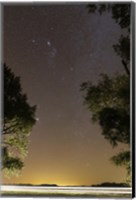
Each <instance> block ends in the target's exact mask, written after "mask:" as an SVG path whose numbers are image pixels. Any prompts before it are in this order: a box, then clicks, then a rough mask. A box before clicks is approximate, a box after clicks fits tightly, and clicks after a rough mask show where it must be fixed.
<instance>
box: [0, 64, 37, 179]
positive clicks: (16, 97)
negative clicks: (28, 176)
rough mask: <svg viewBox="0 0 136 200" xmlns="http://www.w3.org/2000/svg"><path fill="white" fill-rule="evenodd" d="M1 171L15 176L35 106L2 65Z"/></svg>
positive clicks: (22, 156) (11, 73) (19, 167)
mask: <svg viewBox="0 0 136 200" xmlns="http://www.w3.org/2000/svg"><path fill="white" fill-rule="evenodd" d="M3 101H4V117H3V131H2V132H3V141H2V153H3V156H2V157H3V163H2V164H3V166H2V167H3V170H4V172H6V174H9V175H11V174H17V172H19V171H20V170H21V169H22V167H23V165H24V164H23V158H24V157H25V156H26V155H27V147H28V136H29V134H30V132H31V130H32V127H33V125H34V124H35V122H36V120H35V112H36V106H30V105H29V103H28V101H27V96H26V94H23V92H22V88H21V83H20V78H19V77H17V76H15V75H14V73H13V72H12V71H11V69H10V68H9V67H8V66H7V65H6V64H4V99H3Z"/></svg>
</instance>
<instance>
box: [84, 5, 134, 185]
mask: <svg viewBox="0 0 136 200" xmlns="http://www.w3.org/2000/svg"><path fill="white" fill-rule="evenodd" d="M88 9H89V12H90V13H94V12H98V13H99V14H100V15H101V14H102V13H103V12H110V13H111V14H112V18H113V19H115V21H116V22H117V23H118V24H119V26H120V27H121V28H122V29H124V30H125V31H124V32H125V34H124V35H121V36H120V38H119V40H118V43H117V44H114V45H113V48H114V50H115V52H116V54H117V55H119V56H120V58H121V63H122V66H123V68H124V72H125V73H124V75H117V76H113V77H111V78H110V77H108V76H107V75H102V77H101V79H100V80H99V82H98V83H97V84H96V85H94V84H92V83H91V82H85V83H83V84H82V85H81V90H82V91H84V92H85V94H84V103H85V104H86V105H87V107H88V109H89V110H90V112H91V114H92V120H93V121H97V122H98V123H99V124H100V126H101V128H102V134H103V135H104V137H105V139H107V140H108V141H109V142H110V143H111V145H112V146H113V147H115V146H117V145H118V144H119V143H123V144H126V145H128V150H124V151H123V152H120V153H118V154H117V155H115V156H113V157H112V158H111V160H112V162H113V163H114V164H116V165H119V166H125V167H126V170H127V175H128V176H127V181H128V182H129V183H131V178H130V177H131V176H130V173H131V170H130V150H129V149H130V148H129V146H130V11H131V4H130V3H124V4H117V3H116V4H115V3H110V4H90V5H89V6H88Z"/></svg>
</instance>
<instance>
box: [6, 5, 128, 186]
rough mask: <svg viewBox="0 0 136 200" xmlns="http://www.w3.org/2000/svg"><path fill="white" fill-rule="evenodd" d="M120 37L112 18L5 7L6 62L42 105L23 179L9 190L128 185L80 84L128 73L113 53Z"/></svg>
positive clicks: (65, 9) (66, 9)
mask: <svg viewBox="0 0 136 200" xmlns="http://www.w3.org/2000/svg"><path fill="white" fill-rule="evenodd" d="M120 34H121V30H120V27H119V26H118V25H117V24H116V23H115V22H114V21H113V19H112V18H111V16H110V14H104V15H101V16H100V15H99V14H88V10H87V8H86V4H81V3H80V4H79V3H78V4H74V3H73V4H71V5H70V4H62V3H61V4H55V3H52V4H43V5H40V4H27V5H25V4H24V5H21V4H20V5H14V4H12V5H5V6H4V7H3V40H4V44H3V46H4V51H3V52H4V62H6V64H7V65H8V66H9V67H10V68H11V69H12V71H13V72H14V73H15V74H16V75H17V76H20V77H21V84H22V88H23V92H24V93H26V94H27V96H28V100H29V103H30V104H31V105H37V113H36V115H37V118H38V119H39V120H38V121H37V123H36V125H35V126H34V127H33V130H32V133H31V136H30V138H29V139H30V144H29V153H28V156H27V157H26V159H25V167H24V169H23V171H22V174H21V176H20V177H17V178H16V177H15V178H11V179H6V178H5V179H3V181H4V182H5V183H32V184H42V183H49V184H51V183H56V184H58V185H91V184H97V183H101V182H108V181H109V182H123V181H124V180H125V175H126V172H125V170H124V169H123V168H121V167H116V166H114V165H113V164H112V163H111V162H110V160H109V159H110V157H111V156H112V155H114V154H115V153H117V152H118V151H119V150H121V149H122V148H123V146H119V147H118V148H115V149H113V148H112V147H111V145H110V144H109V142H108V141H106V140H105V139H104V137H103V136H102V135H101V128H100V126H99V125H98V124H97V123H96V124H93V123H92V122H91V113H90V112H89V111H88V110H87V108H86V107H85V105H83V96H82V95H83V93H82V92H81V91H80V85H81V84H82V82H84V81H87V80H90V81H92V82H96V81H97V80H98V78H99V74H100V73H107V74H109V75H114V74H115V73H117V72H119V73H120V72H123V67H122V65H121V61H120V58H119V57H117V56H116V54H115V52H114V50H113V48H112V45H113V44H115V43H116V42H117V40H118V38H119V36H120Z"/></svg>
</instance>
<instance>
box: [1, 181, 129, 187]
mask: <svg viewBox="0 0 136 200" xmlns="http://www.w3.org/2000/svg"><path fill="white" fill-rule="evenodd" d="M4 185H17V186H39V187H40V186H43V187H44V186H45V187H59V185H57V184H47V183H45V184H38V185H33V184H30V183H19V184H4ZM65 187H130V186H129V185H128V184H127V183H112V182H104V183H100V184H95V185H72V186H71V185H67V186H65Z"/></svg>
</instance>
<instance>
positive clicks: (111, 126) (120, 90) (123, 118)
mask: <svg viewBox="0 0 136 200" xmlns="http://www.w3.org/2000/svg"><path fill="white" fill-rule="evenodd" d="M81 90H82V91H85V95H84V103H85V104H86V105H87V107H88V109H89V110H90V111H91V114H92V120H93V121H98V122H99V124H100V126H101V127H102V134H103V135H104V137H105V139H107V140H108V141H109V142H110V143H111V144H112V146H113V147H114V146H117V144H118V143H125V144H129V142H130V128H129V127H130V122H129V119H130V113H129V96H130V89H129V77H128V76H125V75H120V76H116V77H111V78H110V77H108V76H107V75H105V74H104V75H101V79H100V80H99V82H98V83H97V84H96V85H94V84H92V83H91V82H86V83H83V84H82V85H81Z"/></svg>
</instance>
